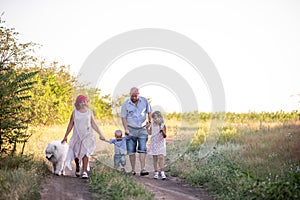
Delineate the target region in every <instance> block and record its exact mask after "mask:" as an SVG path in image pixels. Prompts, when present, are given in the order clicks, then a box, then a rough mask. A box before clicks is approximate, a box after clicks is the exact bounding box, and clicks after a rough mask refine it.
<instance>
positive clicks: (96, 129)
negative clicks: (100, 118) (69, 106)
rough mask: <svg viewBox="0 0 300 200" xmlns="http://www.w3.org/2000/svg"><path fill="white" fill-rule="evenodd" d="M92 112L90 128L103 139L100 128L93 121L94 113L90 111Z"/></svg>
mask: <svg viewBox="0 0 300 200" xmlns="http://www.w3.org/2000/svg"><path fill="white" fill-rule="evenodd" d="M91 113H92V114H91V115H92V119H91V120H92V122H91V124H92V128H93V129H94V130H95V131H96V132H97V133H98V134H99V138H100V140H105V137H104V136H103V135H102V132H101V131H100V129H99V127H98V125H97V124H96V122H95V118H94V114H93V112H91Z"/></svg>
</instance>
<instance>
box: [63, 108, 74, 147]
mask: <svg viewBox="0 0 300 200" xmlns="http://www.w3.org/2000/svg"><path fill="white" fill-rule="evenodd" d="M73 115H74V111H73V112H72V114H71V117H70V121H69V124H68V128H67V130H66V134H65V137H64V139H63V140H62V141H61V143H64V142H67V140H68V135H69V133H70V132H71V130H72V128H73V127H74V117H73Z"/></svg>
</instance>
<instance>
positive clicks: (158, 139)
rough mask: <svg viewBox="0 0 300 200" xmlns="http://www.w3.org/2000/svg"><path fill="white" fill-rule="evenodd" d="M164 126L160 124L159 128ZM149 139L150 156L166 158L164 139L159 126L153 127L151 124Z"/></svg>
mask: <svg viewBox="0 0 300 200" xmlns="http://www.w3.org/2000/svg"><path fill="white" fill-rule="evenodd" d="M163 126H164V125H163V124H162V125H161V127H163ZM151 129H152V133H151V138H150V148H149V152H148V153H149V154H150V155H164V156H166V139H165V138H164V137H163V135H162V133H160V132H159V131H160V126H154V125H153V124H151Z"/></svg>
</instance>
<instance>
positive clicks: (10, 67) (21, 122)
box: [0, 14, 37, 156]
mask: <svg viewBox="0 0 300 200" xmlns="http://www.w3.org/2000/svg"><path fill="white" fill-rule="evenodd" d="M2 15H3V14H2ZM2 15H1V16H0V113H1V115H0V156H2V155H5V154H11V155H13V154H14V153H15V151H16V146H17V144H19V143H23V144H25V143H26V141H27V140H28V138H29V137H30V135H29V134H27V133H26V130H27V126H28V123H29V121H30V118H28V117H26V116H24V114H23V112H24V111H25V110H27V109H29V108H27V107H26V106H24V104H25V102H26V101H27V100H28V99H29V98H30V96H29V95H28V93H27V92H28V91H29V90H30V89H31V88H32V86H33V85H34V83H35V82H34V81H32V78H33V77H34V76H35V75H36V74H37V72H29V73H25V72H19V71H18V68H21V67H24V66H25V65H27V64H28V63H30V62H32V61H34V57H33V56H32V55H31V52H32V51H33V46H34V44H33V43H19V42H18V39H17V36H18V34H19V33H18V32H15V31H14V29H13V28H7V27H5V22H4V21H3V20H2V19H1V17H2Z"/></svg>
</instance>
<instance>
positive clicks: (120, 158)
mask: <svg viewBox="0 0 300 200" xmlns="http://www.w3.org/2000/svg"><path fill="white" fill-rule="evenodd" d="M120 164H121V165H122V166H123V167H124V166H125V165H126V158H125V155H124V154H115V155H114V168H118V167H119V166H120Z"/></svg>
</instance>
